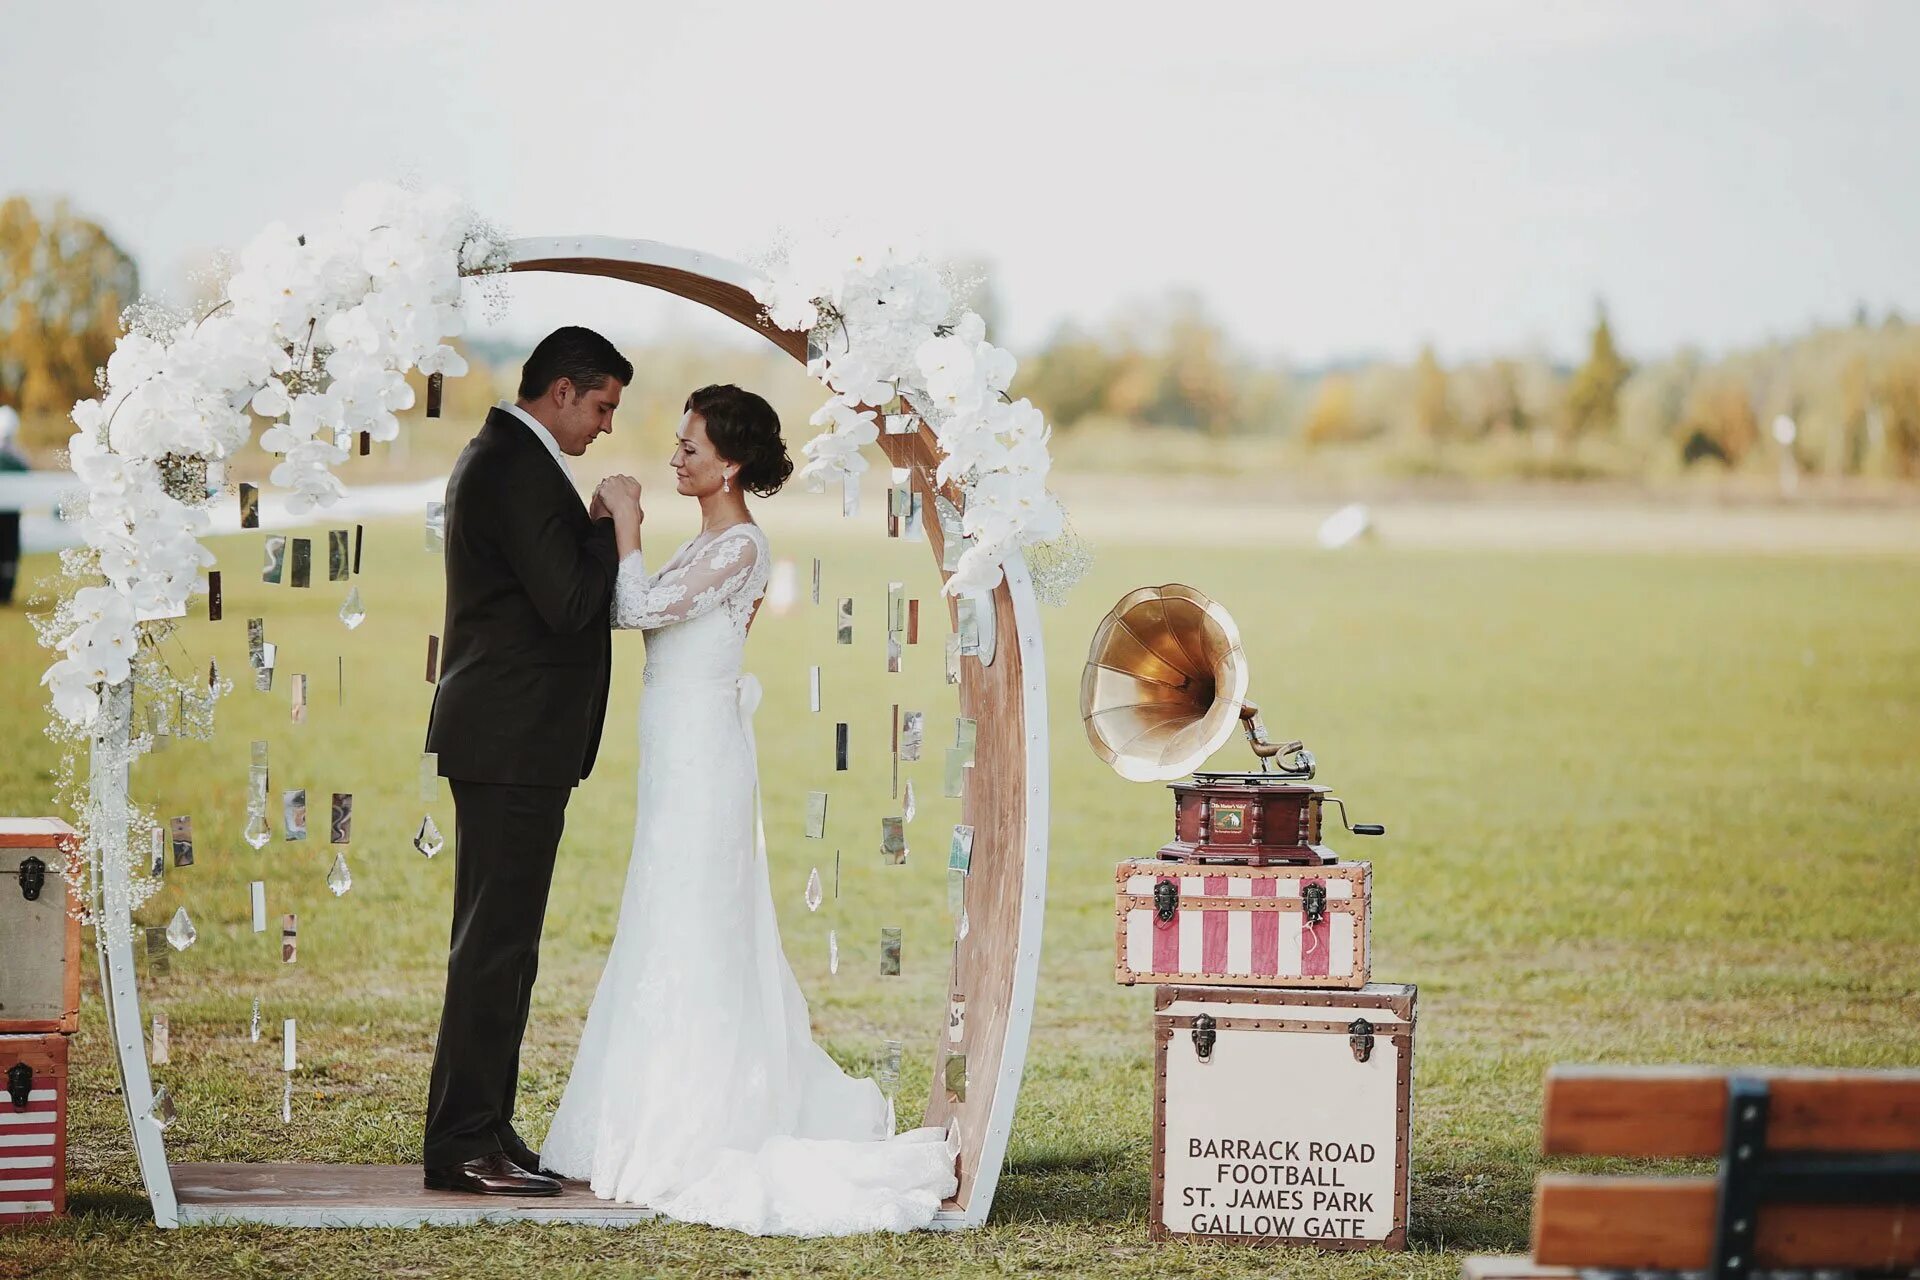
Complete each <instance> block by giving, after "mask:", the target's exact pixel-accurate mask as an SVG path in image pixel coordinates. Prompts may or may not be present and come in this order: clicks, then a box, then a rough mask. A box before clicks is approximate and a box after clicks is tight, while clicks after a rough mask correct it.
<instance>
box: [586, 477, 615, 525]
mask: <svg viewBox="0 0 1920 1280" xmlns="http://www.w3.org/2000/svg"><path fill="white" fill-rule="evenodd" d="M606 487H607V486H606V482H605V481H604V480H603V481H601V482H600V484H599V485H598V486H597V487H596V488H595V489H594V491H593V501H592V502H590V503H588V504H587V519H589V520H605V519H607V518H608V517H609V516H611V515H612V514H613V513H612V512H611V511H608V510H607V500H606V497H605V496H604V495H603V494H602V492H601V490H603V489H605V488H606Z"/></svg>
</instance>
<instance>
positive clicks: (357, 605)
mask: <svg viewBox="0 0 1920 1280" xmlns="http://www.w3.org/2000/svg"><path fill="white" fill-rule="evenodd" d="M366 620H367V606H366V605H364V604H362V603H361V602H360V588H358V587H349V588H348V589H347V598H346V601H345V603H343V604H342V605H341V606H340V621H342V622H344V623H346V624H347V630H349V631H351V630H353V629H354V628H355V627H357V626H359V625H360V624H361V623H363V622H365V621H366Z"/></svg>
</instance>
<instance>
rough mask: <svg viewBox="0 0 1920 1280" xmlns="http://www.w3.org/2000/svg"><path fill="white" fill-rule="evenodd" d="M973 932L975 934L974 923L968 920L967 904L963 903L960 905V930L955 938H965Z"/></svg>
mask: <svg viewBox="0 0 1920 1280" xmlns="http://www.w3.org/2000/svg"><path fill="white" fill-rule="evenodd" d="M972 932H973V921H972V920H970V919H968V918H967V904H966V903H964V902H963V903H961V904H960V927H959V929H957V930H955V932H954V935H953V936H954V937H955V938H956V939H958V938H964V937H966V936H967V935H968V934H969V933H972Z"/></svg>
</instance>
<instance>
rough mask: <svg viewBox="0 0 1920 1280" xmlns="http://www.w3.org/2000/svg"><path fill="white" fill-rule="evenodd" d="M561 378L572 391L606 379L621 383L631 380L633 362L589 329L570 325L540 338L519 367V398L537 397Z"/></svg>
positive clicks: (590, 387) (598, 383)
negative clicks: (538, 343)
mask: <svg viewBox="0 0 1920 1280" xmlns="http://www.w3.org/2000/svg"><path fill="white" fill-rule="evenodd" d="M561 378H565V379H566V380H567V381H569V382H571V383H573V388H574V390H575V391H592V390H593V389H594V388H595V387H599V386H603V385H605V383H606V381H607V379H608V378H618V379H619V380H620V384H621V385H622V386H625V385H627V384H628V383H630V382H632V381H633V362H632V361H630V360H628V359H627V358H626V357H625V356H623V355H621V354H620V352H619V351H618V350H617V349H616V348H615V347H614V345H613V344H612V343H611V342H608V341H607V340H606V339H605V338H603V337H601V336H600V335H599V334H597V333H595V332H594V331H593V330H591V329H584V328H582V327H580V326H579V325H577V324H570V325H567V326H565V327H564V328H559V329H555V330H554V331H553V332H552V333H550V334H548V335H547V336H546V337H544V338H542V339H540V345H539V346H537V347H535V348H534V349H533V354H532V355H530V356H528V357H527V362H526V363H525V364H524V365H522V366H520V398H521V399H522V400H538V399H539V398H540V397H541V396H543V395H545V394H547V389H548V388H550V387H551V386H553V384H554V383H555V381H557V380H558V379H561Z"/></svg>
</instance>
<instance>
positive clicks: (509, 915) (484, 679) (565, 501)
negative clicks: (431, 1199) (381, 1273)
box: [423, 326, 640, 1196]
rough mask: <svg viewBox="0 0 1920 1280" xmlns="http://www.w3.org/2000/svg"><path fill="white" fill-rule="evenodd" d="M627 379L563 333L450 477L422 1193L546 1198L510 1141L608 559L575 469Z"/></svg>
mask: <svg viewBox="0 0 1920 1280" xmlns="http://www.w3.org/2000/svg"><path fill="white" fill-rule="evenodd" d="M632 380H633V366H632V365H631V364H630V363H628V362H627V360H626V358H625V357H623V356H622V355H621V354H620V353H619V352H618V351H616V350H615V349H614V347H613V344H612V343H610V342H608V341H607V340H606V339H605V338H603V337H601V336H600V335H599V334H597V333H595V332H593V331H592V330H590V329H582V328H578V327H576V326H569V327H567V328H564V329H556V330H554V332H552V333H550V334H548V335H547V336H546V337H545V338H544V339H542V340H541V342H540V345H539V346H537V347H535V348H534V349H533V354H532V355H530V356H529V357H527V363H526V365H525V366H524V368H523V369H522V372H521V378H520V394H519V400H518V401H517V402H516V403H514V404H507V403H505V402H504V401H503V402H502V403H501V404H500V405H499V406H498V407H496V408H495V409H494V410H493V411H492V412H490V413H489V414H488V415H487V421H486V424H485V425H484V426H482V427H481V428H480V433H479V434H478V435H476V436H475V437H474V438H473V440H472V442H471V443H469V444H468V445H467V447H466V450H465V451H464V452H463V453H462V454H461V455H460V460H459V461H458V462H456V463H455V464H454V468H453V475H452V476H451V477H450V478H449V479H448V481H447V511H446V518H447V526H446V556H447V618H446V636H445V643H446V647H445V661H444V663H443V665H442V667H441V672H440V684H439V688H438V689H437V690H436V691H435V693H434V699H433V715H432V720H431V723H430V724H429V726H428V728H427V750H428V751H434V752H438V753H439V756H440V772H441V774H442V775H443V776H445V777H446V778H447V779H448V780H449V785H450V787H451V788H452V791H453V807H454V815H455V832H454V881H453V941H452V947H451V949H450V951H449V953H448V956H447V994H446V1003H445V1005H444V1007H443V1009H442V1012H441V1015H440V1036H439V1040H438V1042H437V1043H436V1045H435V1046H434V1055H433V1081H432V1085H431V1086H430V1090H429V1092H428V1095H427V1133H426V1143H425V1148H424V1152H423V1154H424V1157H425V1165H426V1185H427V1186H428V1187H431V1188H435V1189H440V1190H449V1191H471V1192H475V1193H478V1194H482V1195H523V1196H539V1195H557V1194H558V1193H559V1191H560V1183H559V1181H558V1179H557V1178H555V1177H553V1176H550V1175H549V1174H547V1173H545V1172H543V1171H542V1170H541V1169H540V1167H539V1166H540V1160H539V1157H538V1156H537V1155H536V1154H535V1153H534V1152H532V1151H531V1150H529V1149H528V1148H527V1145H526V1143H524V1142H522V1141H521V1140H520V1136H519V1135H518V1134H516V1133H515V1132H514V1130H513V1100H514V1090H515V1088H516V1086H517V1084H518V1081H519V1075H520V1039H521V1036H522V1035H523V1034H524V1033H525V1031H526V1027H527V1004H528V1000H529V998H530V997H531V995H532V992H533V978H534V972H535V969H536V968H537V967H538V964H539V959H540V927H541V923H542V919H543V917H544V916H545V914H546V909H547V890H548V887H549V885H550V884H551V883H552V879H553V861H554V853H555V851H556V850H557V849H558V848H559V845H560V830H561V827H562V825H563V823H564V821H565V818H566V809H567V800H568V798H569V797H570V796H571V794H572V791H571V788H573V787H574V786H576V785H578V784H579V782H580V780H581V779H582V778H584V777H586V776H587V774H588V773H589V772H591V771H592V769H593V760H594V756H595V754H596V753H597V752H598V750H599V746H600V729H601V724H602V722H603V721H604V720H605V718H606V707H607V676H608V666H609V663H610V659H611V655H612V642H611V634H612V633H611V631H610V629H609V625H608V617H607V614H608V608H609V605H610V603H611V601H612V599H613V584H614V578H615V576H616V573H617V570H618V560H619V557H618V553H617V552H616V550H615V547H614V537H613V522H612V520H611V519H610V518H608V515H607V503H608V502H621V501H624V502H637V501H638V500H639V497H640V485H639V483H638V482H637V481H635V480H632V479H631V478H629V477H626V476H613V477H609V478H608V479H607V480H606V481H604V482H602V484H601V486H600V488H599V490H598V491H596V492H595V494H594V498H593V504H592V505H591V506H590V507H589V506H586V505H583V504H582V503H581V501H580V495H579V491H578V490H576V489H575V488H574V484H573V477H572V475H571V473H570V472H569V471H568V470H567V459H568V458H569V457H574V458H577V457H580V456H581V455H582V454H584V453H585V452H586V451H587V446H588V445H590V444H592V443H593V441H594V440H596V439H597V438H599V437H600V436H601V435H602V434H603V433H604V434H611V433H612V431H613V412H614V410H615V409H616V408H618V407H619V404H620V392H621V389H622V388H623V387H624V386H625V385H626V384H627V383H629V382H631V381H632Z"/></svg>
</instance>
